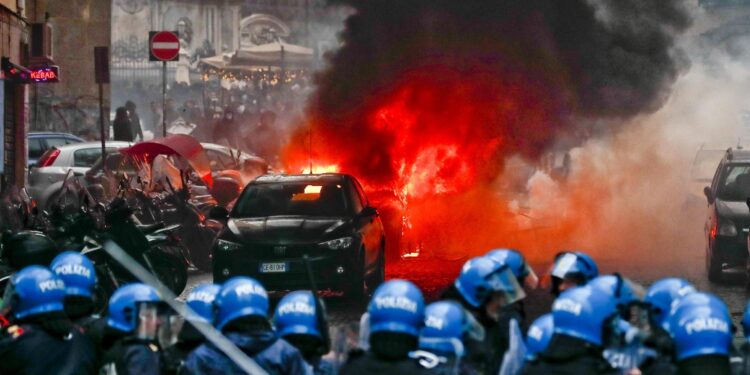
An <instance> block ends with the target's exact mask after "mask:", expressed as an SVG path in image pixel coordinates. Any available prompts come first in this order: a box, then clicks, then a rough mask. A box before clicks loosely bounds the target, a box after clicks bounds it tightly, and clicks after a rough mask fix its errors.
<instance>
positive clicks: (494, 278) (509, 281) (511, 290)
mask: <svg viewBox="0 0 750 375" xmlns="http://www.w3.org/2000/svg"><path fill="white" fill-rule="evenodd" d="M485 281H486V284H487V285H488V286H489V288H490V292H492V293H501V294H502V295H503V297H504V299H505V304H506V305H510V304H511V303H514V302H517V301H520V300H522V299H524V298H525V297H526V293H525V292H524V291H523V288H522V287H521V285H520V284H519V283H518V279H516V276H515V275H514V274H513V271H511V270H510V268H508V267H503V268H500V269H499V270H498V271H496V272H493V273H491V274H489V275H487V278H486V279H485Z"/></svg>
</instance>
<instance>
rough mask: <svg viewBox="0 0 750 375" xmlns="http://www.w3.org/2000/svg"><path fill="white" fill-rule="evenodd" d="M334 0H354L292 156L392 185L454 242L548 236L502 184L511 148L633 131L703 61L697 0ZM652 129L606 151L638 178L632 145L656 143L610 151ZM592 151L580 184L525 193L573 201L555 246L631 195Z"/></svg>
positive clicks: (421, 236) (418, 230) (412, 212)
mask: <svg viewBox="0 0 750 375" xmlns="http://www.w3.org/2000/svg"><path fill="white" fill-rule="evenodd" d="M331 2H332V3H334V4H345V5H348V6H351V7H353V8H354V10H355V11H354V13H353V14H352V16H350V17H349V18H348V19H347V21H346V23H345V29H344V31H343V32H342V34H341V39H342V46H341V48H340V49H339V50H338V51H337V52H336V53H335V54H334V55H332V56H331V60H330V62H329V66H328V67H327V69H326V70H324V71H323V72H322V73H321V74H320V75H319V77H318V81H317V90H316V92H315V93H314V94H313V96H312V97H311V99H310V107H309V119H308V123H307V126H305V127H302V128H300V129H299V131H298V132H297V133H296V134H295V135H294V136H293V137H292V142H291V147H289V148H288V149H287V154H286V155H285V156H286V161H287V164H288V165H289V166H292V165H297V166H305V167H306V166H307V163H308V162H309V160H308V158H309V157H310V154H311V155H312V159H313V161H314V163H315V164H318V165H326V166H331V165H335V166H336V167H337V169H338V170H341V171H343V172H347V173H352V174H354V175H355V176H357V177H358V178H359V179H360V180H361V181H362V182H363V183H364V184H365V185H366V187H367V188H369V189H370V190H379V189H382V188H384V187H385V188H392V189H393V190H394V191H396V193H397V194H399V195H400V197H401V198H402V202H404V203H405V206H406V210H405V212H406V215H405V220H404V221H403V222H404V223H405V226H406V227H408V228H409V230H408V231H406V232H409V233H406V232H404V233H405V236H403V238H407V240H408V241H412V240H414V241H418V242H420V243H426V245H425V246H428V247H432V249H431V250H433V251H437V252H442V253H443V254H446V253H454V252H455V251H456V250H458V251H459V252H463V253H464V254H466V253H472V252H474V253H476V252H478V251H482V250H486V249H487V248H490V247H493V246H503V245H519V246H522V245H523V244H527V245H529V244H531V245H529V246H533V244H532V242H534V241H532V242H529V241H528V238H530V237H529V235H532V236H537V235H535V234H533V233H531V232H524V233H521V232H520V231H519V228H520V227H519V220H518V219H519V218H522V215H521V216H519V215H518V211H517V210H515V209H514V208H513V204H514V203H512V202H511V201H512V198H511V197H503V196H500V195H498V193H497V191H496V190H495V187H496V185H495V183H496V182H497V180H498V178H499V177H501V176H502V173H503V166H504V163H505V161H506V160H507V159H508V158H509V157H511V156H513V155H520V156H522V157H524V158H526V159H528V160H530V161H531V162H532V163H533V162H536V161H538V158H539V157H540V156H542V155H543V154H544V153H545V152H546V151H548V150H550V149H551V148H552V147H554V146H556V145H558V146H559V145H560V144H561V143H564V144H565V146H566V147H573V146H575V145H576V144H578V143H582V142H585V137H580V134H581V133H582V131H581V130H582V129H587V132H588V134H590V133H592V129H591V127H592V126H594V127H608V129H606V131H603V133H611V134H617V133H622V132H624V131H626V130H627V127H628V125H627V124H629V123H631V122H632V121H630V120H632V119H633V118H636V117H638V116H639V115H648V114H651V113H654V112H656V111H658V110H659V109H660V108H662V107H663V105H664V104H665V102H666V101H667V100H668V99H669V98H670V95H671V93H672V90H673V85H674V83H675V81H676V80H677V79H678V78H679V77H680V76H681V74H683V73H685V72H686V71H688V68H689V66H690V62H689V60H688V58H687V57H686V56H687V55H686V54H685V53H683V51H681V50H680V49H679V48H678V47H677V40H678V39H679V38H680V36H681V35H682V34H683V33H684V32H685V31H686V30H687V29H688V28H689V27H690V25H691V22H692V20H691V18H692V17H691V13H690V12H689V10H688V9H687V7H688V2H685V1H682V0H660V1H638V0H632V1H624V0H600V1H587V0H560V1H548V0H547V1H544V0H527V1H510V0H507V1H486V0H381V1H371V0H370V1H368V0H361V1H355V0H335V1H334V0H332V1H331ZM593 124H595V125H593ZM597 132H599V133H602V132H601V131H597V129H593V133H597ZM654 133H655V132H654V131H653V130H652V134H654ZM628 134H631V135H632V134H638V135H641V136H642V135H643V134H644V133H643V132H639V131H631V132H630V133H628ZM311 139H312V140H313V142H312V152H311V153H310V152H309V150H310V147H311V145H310V141H311ZM610 141H612V142H616V139H615V140H609V141H605V142H610ZM637 144H638V140H637V138H636V139H635V140H631V139H630V138H628V141H627V142H625V141H623V142H620V145H621V146H617V144H615V143H613V144H612V145H613V147H611V148H610V147H608V146H603V148H602V147H599V148H595V149H593V151H594V152H592V153H591V155H594V156H592V157H594V158H597V157H599V158H602V157H603V158H607V157H609V158H610V160H613V161H617V162H620V161H623V160H625V163H624V165H626V166H627V168H623V169H622V170H623V171H627V173H630V175H629V176H630V177H629V178H627V179H624V178H625V177H626V176H625V175H620V176H621V177H623V179H621V180H622V181H628V182H629V183H630V184H632V183H633V181H639V179H638V176H637V175H636V174H633V172H636V171H638V170H639V169H638V165H639V164H638V163H633V162H631V161H632V160H640V161H642V162H643V163H648V162H649V160H650V159H649V157H648V155H646V156H642V157H641V156H638V155H636V156H635V157H634V158H627V157H625V156H622V158H620V157H619V156H618V157H613V155H612V154H607V153H608V152H609V151H610V150H612V151H614V152H625V153H627V152H639V151H636V150H635V145H637ZM649 144H650V145H653V143H649ZM622 145H629V147H630V148H628V147H625V146H622ZM597 147H598V146H597ZM585 149H591V147H588V148H585ZM602 150H603V151H602ZM641 151H642V150H641ZM579 159H580V163H579V164H577V166H578V167H579V169H578V172H576V173H577V174H574V175H573V176H572V178H573V180H572V181H571V183H570V184H569V186H563V187H558V186H557V185H556V183H554V182H550V183H549V184H547V185H539V183H538V181H532V183H531V184H530V198H531V199H532V201H530V202H526V203H528V204H532V205H533V204H534V203H535V202H533V199H536V198H538V197H539V196H545V197H547V198H548V197H550V195H551V194H557V195H559V196H558V197H557V201H555V200H547V204H546V205H545V206H544V207H543V208H542V210H541V211H544V212H545V214H548V213H550V212H552V213H554V212H555V210H567V211H568V213H567V216H565V218H564V219H565V220H564V221H563V220H561V219H563V214H565V213H563V212H560V213H559V215H557V216H556V217H557V218H558V219H560V220H557V223H556V225H557V227H556V228H555V229H554V230H553V231H552V232H548V233H547V236H549V235H550V233H551V234H552V235H553V236H554V237H555V239H554V240H556V241H557V243H555V244H551V245H550V244H548V245H550V246H563V245H564V246H576V244H577V243H581V244H582V243H583V241H580V242H576V241H575V240H572V241H569V240H570V239H571V238H572V237H566V236H570V235H571V234H572V233H578V232H579V231H580V230H581V229H583V230H584V231H585V230H586V229H585V228H589V227H590V225H591V224H590V223H591V222H593V221H594V220H596V219H597V217H596V216H597V215H601V214H603V212H600V211H601V210H597V209H595V207H596V206H597V205H599V206H600V205H601V204H602V202H604V201H606V200H616V201H617V202H618V207H624V208H627V203H625V204H620V203H621V202H623V200H622V199H620V198H622V196H623V194H620V192H618V191H616V187H617V185H616V183H612V184H608V185H606V187H602V188H600V189H599V188H596V184H597V182H598V181H597V180H596V179H597V178H598V179H602V178H603V179H607V178H609V177H612V178H613V181H617V180H616V179H617V177H616V176H615V174H612V172H610V171H608V168H612V170H613V171H615V172H616V171H617V166H616V165H614V164H612V165H610V166H605V167H602V166H601V165H598V164H596V159H594V160H593V161H592V160H589V159H587V158H585V157H584V158H579ZM574 162H575V161H574ZM653 162H654V165H660V166H662V165H668V162H665V161H664V160H661V159H659V160H653ZM581 166H587V167H588V168H590V169H591V171H592V173H586V172H581V170H580V167H581ZM654 174H656V172H654V173H649V174H646V175H644V177H646V178H648V179H652V180H653V179H654V177H655V176H654ZM589 176H590V177H591V178H589ZM665 180H668V181H669V183H673V182H674V181H675V179H673V178H671V179H665ZM540 186H547V187H546V188H540ZM629 186H632V185H629ZM591 187H594V188H593V189H592V188H591ZM613 189H615V190H613ZM659 191H669V188H668V187H665V188H664V189H660V190H659ZM593 194H599V195H600V196H599V197H594V198H597V199H599V203H596V202H597V200H595V199H591V198H592V197H593ZM618 194H619V195H618ZM537 203H539V202H537ZM556 204H557V205H558V206H555V205H556ZM577 205H583V206H586V209H581V210H577V209H576V206H577ZM576 211H579V212H580V213H581V214H580V215H576V214H575V212H576ZM532 213H533V214H539V213H540V211H539V210H537V211H536V212H532ZM608 214H611V213H608ZM553 216H554V215H553ZM611 216H612V217H619V216H618V215H616V214H611ZM634 219H636V218H634ZM626 221H627V220H626ZM627 222H628V223H629V222H631V221H627ZM633 222H635V220H634V221H633ZM601 229H602V230H606V229H607V227H606V226H605V227H601ZM541 236H545V235H544V234H542V235H541ZM403 238H402V244H401V246H402V247H404V244H403V241H404V240H403ZM547 239H549V238H547ZM552 242H555V241H552ZM586 242H587V243H588V244H593V243H597V244H600V243H602V241H599V242H597V241H593V240H592V241H586ZM409 247H411V245H409Z"/></svg>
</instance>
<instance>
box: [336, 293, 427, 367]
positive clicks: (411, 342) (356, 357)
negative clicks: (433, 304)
mask: <svg viewBox="0 0 750 375" xmlns="http://www.w3.org/2000/svg"><path fill="white" fill-rule="evenodd" d="M367 312H368V315H369V321H368V322H367V324H368V327H369V329H368V331H369V332H370V334H369V350H368V351H367V352H354V353H350V354H349V359H348V360H347V362H346V363H345V364H344V365H343V367H342V368H341V370H340V372H339V374H341V375H370V374H373V375H375V374H388V375H419V374H430V373H432V372H431V371H430V370H429V369H427V368H425V367H424V366H422V365H421V364H420V363H421V362H420V361H418V360H416V359H413V358H411V357H410V356H409V355H410V353H411V352H413V351H414V350H416V349H417V347H418V346H417V345H418V339H419V331H420V329H421V328H422V326H423V325H424V298H423V297H422V292H420V291H419V289H418V288H417V287H416V286H415V285H414V284H412V283H410V282H408V281H404V280H390V281H388V282H386V283H385V284H383V285H381V286H380V287H379V288H378V289H377V290H376V291H375V293H374V294H373V296H372V300H371V301H370V304H369V305H368V308H367ZM436 364H437V363H434V364H433V365H436Z"/></svg>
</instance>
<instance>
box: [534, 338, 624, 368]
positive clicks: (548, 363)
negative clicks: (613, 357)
mask: <svg viewBox="0 0 750 375" xmlns="http://www.w3.org/2000/svg"><path fill="white" fill-rule="evenodd" d="M618 373H619V372H618V371H617V370H615V369H613V368H612V367H611V366H610V365H609V363H608V362H607V361H605V360H604V358H603V357H602V351H601V349H599V348H597V347H595V346H593V345H591V344H589V343H588V342H586V341H584V340H580V339H577V338H574V337H570V336H565V335H555V336H553V337H552V341H551V342H550V344H549V347H548V348H547V350H545V351H544V353H542V354H540V355H539V357H538V358H537V360H535V361H532V362H528V363H527V364H526V366H525V367H524V369H523V370H522V371H521V374H523V375H537V374H539V375H546V374H570V375H587V374H592V375H594V374H618Z"/></svg>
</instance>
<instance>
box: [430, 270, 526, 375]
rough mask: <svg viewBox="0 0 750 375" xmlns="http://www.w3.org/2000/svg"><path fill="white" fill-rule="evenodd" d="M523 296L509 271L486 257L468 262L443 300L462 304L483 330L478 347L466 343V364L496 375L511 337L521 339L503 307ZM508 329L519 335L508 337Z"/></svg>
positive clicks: (517, 324) (509, 332)
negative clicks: (512, 327)
mask: <svg viewBox="0 0 750 375" xmlns="http://www.w3.org/2000/svg"><path fill="white" fill-rule="evenodd" d="M525 296H526V294H525V292H524V291H523V288H522V287H521V286H520V285H519V284H518V281H517V279H516V276H515V275H514V274H513V272H512V271H511V269H510V267H508V265H503V264H500V263H498V262H496V261H494V260H492V259H491V258H489V257H486V256H485V257H476V258H472V259H469V261H467V262H466V263H465V264H464V266H463V267H462V268H461V272H460V274H459V275H458V278H456V281H455V282H454V283H453V285H451V286H449V287H448V290H447V291H446V292H445V293H444V294H443V298H444V299H449V300H455V301H457V302H459V303H461V305H462V306H463V307H464V309H466V310H467V311H468V312H469V313H471V314H472V315H473V316H474V318H475V319H476V320H477V321H478V322H479V323H480V324H481V325H482V326H483V327H484V330H485V335H484V340H483V341H482V342H481V343H476V342H474V341H471V342H468V343H467V348H466V351H467V353H466V358H465V360H466V361H468V362H469V363H470V364H471V366H472V367H474V368H475V369H477V370H478V371H479V372H484V373H492V374H494V373H497V372H498V371H499V370H500V367H501V365H502V363H503V359H504V354H505V352H506V351H507V350H508V348H509V347H510V341H511V337H516V338H517V339H519V340H520V339H521V338H520V337H517V336H521V334H520V329H521V328H520V324H519V322H517V319H515V318H513V316H512V315H511V316H510V317H509V316H507V315H504V314H503V313H504V312H507V310H506V306H508V305H510V304H513V303H515V302H517V301H520V300H522V299H523V298H524V297H525ZM504 318H505V319H504ZM513 320H516V322H515V323H513ZM503 323H506V324H503ZM511 325H515V326H516V329H514V330H513V331H514V332H519V333H518V334H517V335H511Z"/></svg>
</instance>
